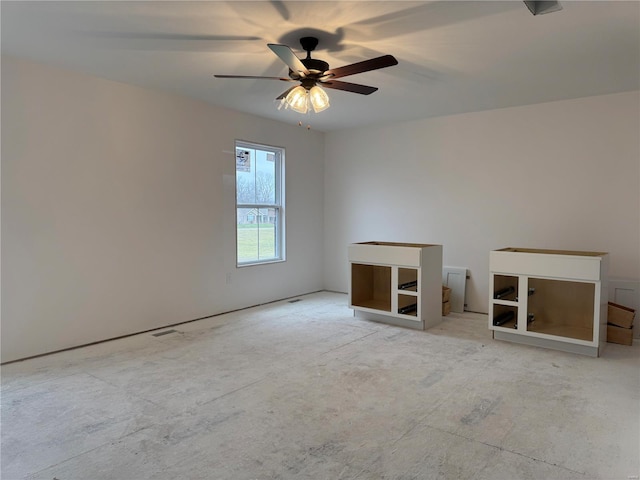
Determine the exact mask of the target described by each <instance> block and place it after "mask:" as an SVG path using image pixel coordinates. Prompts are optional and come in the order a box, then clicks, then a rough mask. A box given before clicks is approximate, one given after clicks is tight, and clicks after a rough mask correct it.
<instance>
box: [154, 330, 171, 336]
mask: <svg viewBox="0 0 640 480" xmlns="http://www.w3.org/2000/svg"><path fill="white" fill-rule="evenodd" d="M170 333H176V330H165V331H164V332H158V333H152V334H151V335H153V336H154V337H161V336H162V335H169V334H170Z"/></svg>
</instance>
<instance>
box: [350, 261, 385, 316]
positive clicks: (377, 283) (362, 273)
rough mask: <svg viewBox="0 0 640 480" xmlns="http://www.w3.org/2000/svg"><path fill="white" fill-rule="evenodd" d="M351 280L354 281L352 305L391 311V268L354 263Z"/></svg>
mask: <svg viewBox="0 0 640 480" xmlns="http://www.w3.org/2000/svg"><path fill="white" fill-rule="evenodd" d="M351 278H352V279H354V282H353V284H354V289H353V293H352V296H351V301H352V303H353V305H355V306H358V307H366V308H372V309H375V310H383V311H385V312H390V311H391V267H383V266H380V265H362V264H358V263H354V264H352V265H351Z"/></svg>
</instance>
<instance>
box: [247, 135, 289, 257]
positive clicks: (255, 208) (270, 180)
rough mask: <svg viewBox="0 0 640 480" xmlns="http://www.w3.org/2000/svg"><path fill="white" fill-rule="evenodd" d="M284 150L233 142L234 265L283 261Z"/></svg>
mask: <svg viewBox="0 0 640 480" xmlns="http://www.w3.org/2000/svg"><path fill="white" fill-rule="evenodd" d="M283 172H284V149H283V148H277V147H269V146H266V145H257V144H254V143H248V142H241V141H236V259H237V265H238V266H244V265H255V264H258V263H268V262H278V261H284V259H285V253H284V173H283Z"/></svg>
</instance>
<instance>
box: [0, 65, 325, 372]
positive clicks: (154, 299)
mask: <svg viewBox="0 0 640 480" xmlns="http://www.w3.org/2000/svg"><path fill="white" fill-rule="evenodd" d="M236 138H238V139H244V140H248V141H255V142H262V143H266V144H270V145H276V146H282V147H285V148H286V181H287V197H286V199H287V210H286V214H287V220H288V225H289V228H288V231H287V261H286V262H285V263H279V264H272V265H264V266H257V267H249V268H242V269H236V268H235V244H234V242H235V232H234V221H235V216H234V197H233V196H234V166H235V164H234V156H233V153H232V152H233V146H234V139H236ZM323 145H324V135H323V134H322V133H319V132H314V131H307V130H306V129H300V128H299V127H297V125H295V124H292V125H288V124H285V123H279V122H275V121H270V120H265V119H261V118H257V117H252V116H249V115H245V114H240V113H237V112H233V111H229V110H223V109H219V108H215V107H212V106H210V105H207V104H204V103H201V102H197V101H193V100H190V99H187V98H182V97H178V96H174V95H170V94H165V93H161V92H157V91H152V90H148V89H142V88H137V87H133V86H130V85H125V84H121V83H116V82H111V81H107V80H102V79H98V78H94V77H90V76H84V75H80V74H77V73H72V72H69V71H64V70H58V69H54V68H51V67H47V66H44V65H39V64H35V63H30V62H26V61H22V60H17V59H15V58H9V57H3V58H2V361H3V362H4V361H9V360H13V359H16V358H23V357H27V356H31V355H36V354H40V353H44V352H49V351H55V350H58V349H62V348H66V347H71V346H74V345H79V344H85V343H88V342H93V341H97V340H101V339H106V338H112V337H116V336H119V335H125V334H128V333H132V332H137V331H142V330H146V329H151V328H154V327H161V326H164V325H168V324H172V323H176V322H180V321H186V320H190V319H194V318H198V317H203V316H207V315H212V314H216V313H220V312H224V311H228V310H232V309H236V308H240V307H245V306H250V305H254V304H258V303H261V302H266V301H271V300H274V299H280V298H285V297H289V296H293V295H297V294H301V293H306V292H311V291H316V290H319V289H321V288H322V286H323V285H322V254H321V252H322V241H323V239H322V231H323V226H322V221H323V210H322V208H323V207H322V205H323V187H322V183H321V182H318V179H319V178H322V177H323V168H324V167H323ZM228 272H229V273H231V279H232V283H231V284H230V285H227V284H226V274H227V273H228Z"/></svg>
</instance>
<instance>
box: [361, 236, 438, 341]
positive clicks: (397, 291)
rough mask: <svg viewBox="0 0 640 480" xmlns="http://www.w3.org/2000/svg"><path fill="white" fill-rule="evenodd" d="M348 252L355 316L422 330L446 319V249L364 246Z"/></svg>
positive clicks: (409, 245) (386, 244)
mask: <svg viewBox="0 0 640 480" xmlns="http://www.w3.org/2000/svg"><path fill="white" fill-rule="evenodd" d="M348 254H349V255H348V256H349V270H350V272H349V307H350V308H352V309H353V310H354V311H355V312H356V316H358V317H360V318H366V319H369V320H374V321H378V322H385V323H389V324H392V325H399V326H403V327H408V328H414V329H419V330H423V329H426V328H429V327H432V326H433V325H436V324H438V323H440V322H441V321H442V245H426V244H416V243H393V242H364V243H354V244H351V245H349V247H348Z"/></svg>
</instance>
